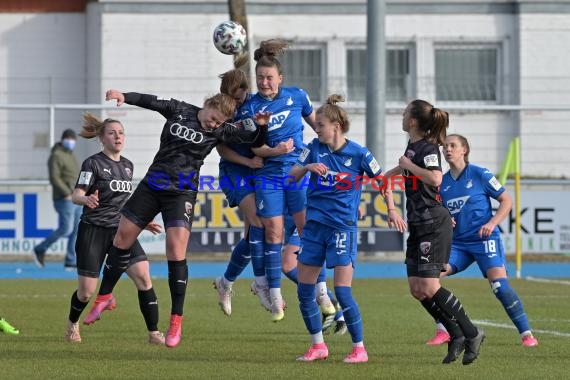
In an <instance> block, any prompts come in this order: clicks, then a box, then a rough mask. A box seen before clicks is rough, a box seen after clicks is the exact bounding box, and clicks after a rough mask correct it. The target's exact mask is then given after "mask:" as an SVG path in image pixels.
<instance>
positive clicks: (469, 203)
mask: <svg viewBox="0 0 570 380" xmlns="http://www.w3.org/2000/svg"><path fill="white" fill-rule="evenodd" d="M504 191H505V188H504V187H503V186H502V185H501V184H500V183H499V181H498V180H497V179H496V178H495V176H494V175H493V173H491V172H490V171H489V170H487V169H485V168H482V167H480V166H476V165H473V164H468V165H467V166H466V167H465V169H463V172H461V174H460V175H459V177H457V179H454V178H453V177H452V176H451V172H449V171H448V172H447V173H445V174H444V175H443V180H442V182H441V187H440V194H441V198H442V200H443V204H444V206H445V207H446V208H447V209H448V210H449V212H450V213H451V216H452V217H453V218H455V228H454V229H453V241H454V242H456V241H462V242H473V241H481V240H486V239H487V238H485V239H481V238H480V237H479V229H480V228H481V227H482V226H483V225H484V224H485V223H487V222H488V221H489V220H490V219H491V218H492V217H493V208H492V206H491V200H490V198H494V199H497V198H498V197H499V195H501V194H502V193H503V192H504ZM499 236H500V232H499V228H498V227H496V228H495V230H494V231H493V233H492V234H491V236H490V238H498V237H499Z"/></svg>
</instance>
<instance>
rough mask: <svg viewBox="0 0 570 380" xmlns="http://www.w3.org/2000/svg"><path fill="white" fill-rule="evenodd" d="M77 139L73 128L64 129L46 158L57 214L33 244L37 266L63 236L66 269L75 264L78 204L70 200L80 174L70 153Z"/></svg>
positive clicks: (40, 265)
mask: <svg viewBox="0 0 570 380" xmlns="http://www.w3.org/2000/svg"><path fill="white" fill-rule="evenodd" d="M76 140H77V137H76V136H75V132H74V131H73V130H72V129H66V130H65V131H63V134H62V135H61V141H60V142H58V143H56V144H55V145H54V146H53V148H52V149H51V154H50V156H49V159H48V171H49V182H50V184H51V186H52V198H53V207H54V208H55V211H56V212H57V215H58V225H57V229H55V230H54V231H53V232H52V233H51V234H50V235H49V236H48V237H47V238H46V239H45V240H44V241H42V242H41V243H40V244H38V245H37V246H35V247H34V260H35V262H36V264H37V265H38V266H39V267H40V268H43V267H44V266H45V256H46V251H47V250H48V249H49V248H50V247H51V245H52V244H54V243H55V242H56V241H57V240H58V239H59V238H62V237H67V251H66V254H65V263H64V265H65V268H66V269H70V270H71V269H73V268H75V267H76V266H77V264H76V263H77V261H76V258H75V241H76V240H77V227H78V224H79V218H80V216H81V207H80V206H78V205H76V204H74V203H73V202H72V201H71V194H72V193H73V189H74V188H75V180H76V179H77V175H78V174H79V163H78V162H77V159H76V158H75V156H74V154H73V149H74V148H75V143H76Z"/></svg>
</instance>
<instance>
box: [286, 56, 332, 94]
mask: <svg viewBox="0 0 570 380" xmlns="http://www.w3.org/2000/svg"><path fill="white" fill-rule="evenodd" d="M323 52H324V50H323V49H322V48H318V47H317V48H306V49H289V50H287V51H286V52H285V54H284V55H283V56H282V57H280V58H279V59H280V62H281V64H282V67H283V84H284V85H285V86H292V87H299V88H302V89H303V90H305V91H306V92H307V94H309V98H310V99H311V100H312V101H316V102H321V101H323V92H324V86H323V85H324V80H323V78H324V77H325V76H324V71H325V70H324V58H323V55H324V54H323Z"/></svg>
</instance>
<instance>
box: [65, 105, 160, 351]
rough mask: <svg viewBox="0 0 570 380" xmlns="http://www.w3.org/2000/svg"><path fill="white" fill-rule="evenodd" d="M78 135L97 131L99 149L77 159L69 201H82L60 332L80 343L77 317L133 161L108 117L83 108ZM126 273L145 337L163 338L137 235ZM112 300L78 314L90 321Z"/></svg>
mask: <svg viewBox="0 0 570 380" xmlns="http://www.w3.org/2000/svg"><path fill="white" fill-rule="evenodd" d="M83 119H84V125H83V130H82V132H81V133H80V136H83V137H85V138H93V137H97V138H98V139H99V141H100V142H101V145H102V146H103V150H102V151H101V152H99V153H97V154H94V155H92V156H91V157H88V158H87V159H86V160H85V161H83V164H82V165H81V172H80V174H79V178H78V180H77V183H76V185H75V190H74V191H73V194H72V196H71V197H72V200H73V202H74V203H76V204H78V205H82V206H83V214H82V215H81V222H80V223H79V230H78V238H77V243H76V246H75V249H76V252H77V274H78V287H77V290H76V291H75V292H74V293H73V295H72V296H71V305H70V308H69V321H68V327H67V331H66V334H65V338H66V339H67V341H69V342H72V343H80V342H81V336H80V334H79V323H78V321H79V317H80V315H81V312H82V311H83V310H84V309H85V307H86V306H87V304H88V302H89V299H90V298H91V296H92V295H93V293H95V290H96V289H97V281H98V279H99V273H100V272H101V266H102V265H103V261H104V260H105V255H106V254H107V251H108V250H109V248H110V247H111V246H112V243H113V237H114V236H115V233H116V231H117V227H118V225H119V219H120V213H119V211H120V209H121V207H123V205H124V204H125V202H126V201H127V199H128V198H129V196H130V195H131V192H132V189H133V185H132V182H131V180H132V177H133V163H132V162H131V161H129V160H128V159H126V158H125V157H123V156H121V151H122V150H123V147H124V143H125V134H124V129H123V125H122V124H121V123H120V122H119V121H117V120H113V119H106V120H104V121H101V120H99V119H97V118H96V117H95V116H93V115H91V114H89V113H87V114H85V115H84V116H83ZM146 228H147V229H148V230H150V231H151V232H153V233H160V232H162V228H161V226H160V225H159V224H157V223H155V222H152V221H151V222H150V223H149V224H148V226H147V227H146ZM129 252H130V257H129V260H128V269H127V273H128V275H129V277H131V279H132V280H133V282H134V283H135V286H136V287H137V289H138V296H139V304H140V308H141V312H142V314H143V316H144V319H145V322H146V325H147V329H148V334H149V343H152V344H164V336H163V335H162V333H161V332H160V331H158V327H157V325H158V303H157V299H156V294H155V292H154V289H153V287H152V282H151V279H150V273H149V265H148V260H147V257H146V255H145V252H144V251H143V249H142V247H141V246H140V244H139V242H138V241H135V243H134V244H133V245H132V247H131V249H130V251H129ZM115 306H116V302H115V298H114V297H113V294H112V293H110V294H107V295H105V296H103V297H101V296H99V297H97V300H96V301H95V304H94V306H93V308H92V310H91V312H90V313H89V315H88V316H87V318H85V320H84V322H83V323H84V324H91V323H94V322H95V321H96V320H98V319H99V316H100V315H101V311H102V310H103V309H107V310H112V309H114V308H115Z"/></svg>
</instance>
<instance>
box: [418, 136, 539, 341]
mask: <svg viewBox="0 0 570 380" xmlns="http://www.w3.org/2000/svg"><path fill="white" fill-rule="evenodd" d="M469 152H470V148H469V142H468V141H467V139H466V138H465V137H464V136H461V135H457V134H453V135H449V136H447V138H446V140H445V150H444V153H445V160H446V161H447V162H448V163H449V171H448V172H447V173H445V175H444V176H443V180H442V182H441V197H442V200H443V204H444V206H445V207H447V209H448V210H449V212H450V213H451V216H452V217H453V219H454V221H455V227H454V229H453V241H452V244H451V256H450V258H449V264H448V265H447V267H446V271H445V272H444V273H442V277H443V276H449V275H453V274H455V273H459V272H462V271H464V270H465V269H467V268H468V267H469V266H470V265H471V264H473V262H477V265H478V266H479V269H480V270H481V273H482V274H483V276H484V277H485V278H487V280H489V284H490V285H491V290H492V291H493V293H494V294H495V296H496V297H497V299H498V300H499V301H500V302H501V304H502V305H503V307H504V308H505V311H506V312H507V314H508V316H509V318H511V320H512V321H513V324H514V325H515V326H516V328H517V330H518V331H519V334H520V336H521V340H522V345H523V346H525V347H533V346H537V345H538V340H537V339H536V338H535V337H534V336H533V335H532V331H531V328H530V324H529V322H528V318H527V316H526V313H525V310H524V307H523V304H522V302H521V300H520V299H519V297H518V295H517V293H516V292H515V290H514V289H513V288H511V286H510V284H509V280H508V278H507V270H506V268H505V252H504V248H503V241H502V239H501V235H500V232H499V228H498V225H499V223H501V221H503V220H504V219H505V218H506V217H507V215H508V214H509V212H510V210H511V207H512V204H513V201H512V198H511V196H510V195H509V193H508V192H507V191H506V190H505V188H504V187H503V186H502V185H501V184H500V183H499V181H497V179H496V178H495V176H494V175H493V173H491V172H490V171H489V170H487V169H485V168H482V167H479V166H476V165H473V164H471V163H469ZM491 198H493V199H496V200H497V201H498V202H499V208H498V209H497V212H496V213H495V215H493V209H492V206H491V201H490V199H491ZM447 340H449V334H448V332H447V331H446V330H445V327H444V326H443V325H441V323H439V324H438V328H437V332H436V336H435V337H434V338H433V339H431V340H430V341H429V342H428V344H429V343H430V342H431V343H432V344H431V345H435V344H441V343H443V342H445V341H447ZM441 341H443V342H441Z"/></svg>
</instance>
